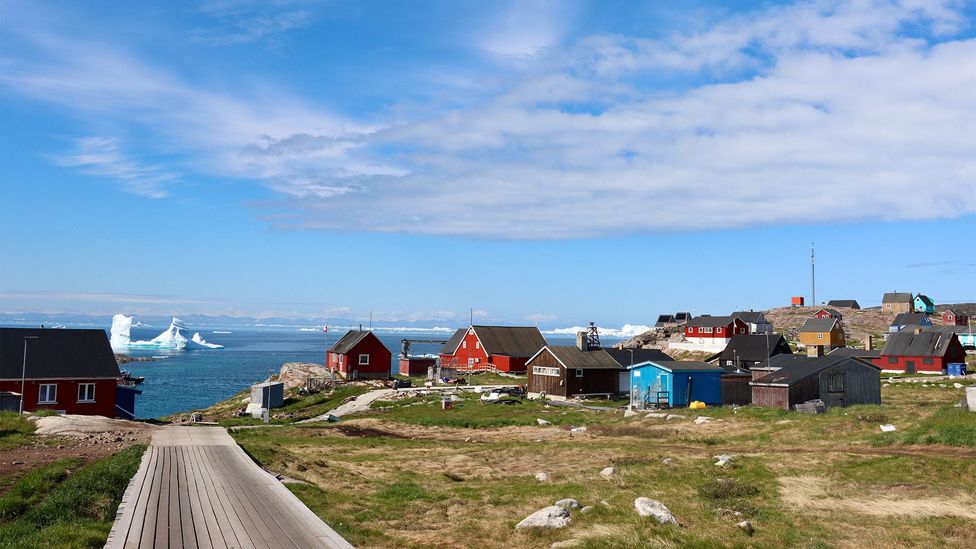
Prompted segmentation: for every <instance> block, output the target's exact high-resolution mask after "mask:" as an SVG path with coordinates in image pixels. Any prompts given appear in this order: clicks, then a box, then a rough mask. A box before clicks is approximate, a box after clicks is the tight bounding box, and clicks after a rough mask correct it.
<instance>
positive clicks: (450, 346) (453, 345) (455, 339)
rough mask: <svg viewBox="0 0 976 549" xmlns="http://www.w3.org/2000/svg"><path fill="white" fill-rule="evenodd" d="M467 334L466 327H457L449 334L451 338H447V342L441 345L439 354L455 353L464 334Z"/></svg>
mask: <svg viewBox="0 0 976 549" xmlns="http://www.w3.org/2000/svg"><path fill="white" fill-rule="evenodd" d="M467 334H468V329H467V328H458V329H457V330H455V331H454V335H452V336H451V339H448V340H447V343H445V344H444V346H443V347H441V354H442V355H453V354H454V353H456V352H457V349H458V347H460V346H461V342H462V341H464V336H465V335H467Z"/></svg>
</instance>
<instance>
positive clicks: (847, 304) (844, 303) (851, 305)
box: [827, 299, 861, 309]
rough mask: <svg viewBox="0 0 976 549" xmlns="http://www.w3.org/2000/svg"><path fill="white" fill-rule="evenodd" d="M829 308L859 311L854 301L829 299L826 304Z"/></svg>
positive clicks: (858, 306)
mask: <svg viewBox="0 0 976 549" xmlns="http://www.w3.org/2000/svg"><path fill="white" fill-rule="evenodd" d="M827 305H829V306H831V307H844V308H847V309H860V308H861V306H860V305H858V303H857V300H856V299H831V300H830V301H828V302H827Z"/></svg>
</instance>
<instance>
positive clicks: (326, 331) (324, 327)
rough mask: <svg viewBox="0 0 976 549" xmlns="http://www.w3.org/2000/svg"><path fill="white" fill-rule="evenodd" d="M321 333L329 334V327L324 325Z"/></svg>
mask: <svg viewBox="0 0 976 549" xmlns="http://www.w3.org/2000/svg"><path fill="white" fill-rule="evenodd" d="M322 332H324V333H329V325H328V324H326V325H325V326H322Z"/></svg>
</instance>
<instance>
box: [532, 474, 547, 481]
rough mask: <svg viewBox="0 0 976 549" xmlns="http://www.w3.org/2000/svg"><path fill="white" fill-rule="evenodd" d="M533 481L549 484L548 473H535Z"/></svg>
mask: <svg viewBox="0 0 976 549" xmlns="http://www.w3.org/2000/svg"><path fill="white" fill-rule="evenodd" d="M535 479H536V480H538V481H539V482H549V473H541V472H540V473H536V474H535Z"/></svg>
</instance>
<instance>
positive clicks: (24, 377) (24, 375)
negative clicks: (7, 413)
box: [20, 336, 37, 414]
mask: <svg viewBox="0 0 976 549" xmlns="http://www.w3.org/2000/svg"><path fill="white" fill-rule="evenodd" d="M28 339H37V336H24V365H23V367H22V368H21V370H20V413H21V414H23V413H24V388H25V386H26V385H27V340H28Z"/></svg>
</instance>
